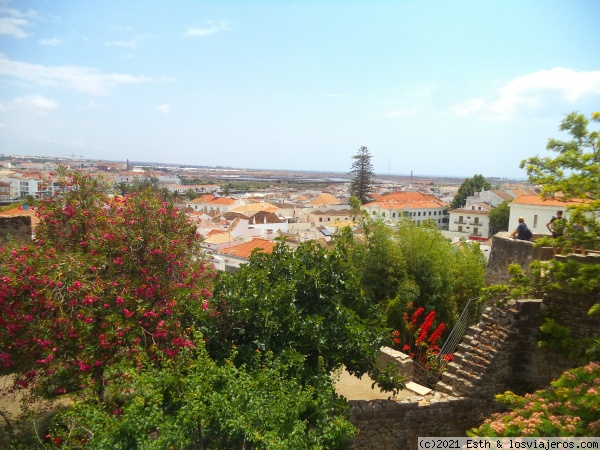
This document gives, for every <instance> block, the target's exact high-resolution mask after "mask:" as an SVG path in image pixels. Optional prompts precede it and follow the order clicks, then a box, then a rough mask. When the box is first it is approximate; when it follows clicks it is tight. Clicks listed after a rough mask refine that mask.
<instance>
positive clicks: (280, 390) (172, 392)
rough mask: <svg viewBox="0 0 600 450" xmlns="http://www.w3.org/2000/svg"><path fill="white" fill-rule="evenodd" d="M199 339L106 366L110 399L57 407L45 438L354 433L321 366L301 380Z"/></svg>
mask: <svg viewBox="0 0 600 450" xmlns="http://www.w3.org/2000/svg"><path fill="white" fill-rule="evenodd" d="M197 341H198V342H199V343H200V344H199V346H198V347H196V348H187V349H185V350H184V351H182V352H181V353H180V354H179V355H178V356H177V357H176V358H174V359H170V360H163V361H162V362H161V364H160V365H147V366H145V368H144V369H142V370H139V369H137V368H135V367H131V365H127V364H126V363H125V362H123V363H121V364H119V365H118V366H113V367H111V368H109V370H108V373H107V378H108V381H109V384H108V385H107V389H106V395H105V401H104V402H98V401H96V400H95V399H93V398H87V399H84V400H82V401H79V402H77V403H76V404H75V405H74V406H73V407H71V408H70V409H68V410H67V411H65V412H59V414H58V415H57V416H56V417H55V418H54V420H53V425H52V427H51V429H50V430H49V431H48V432H45V433H44V434H43V436H45V439H43V440H44V441H45V442H47V443H48V446H51V445H52V444H56V443H59V444H60V446H61V448H74V449H75V448H82V447H85V448H95V449H107V450H108V449H111V450H112V449H136V448H139V449H168V448H178V449H180V448H203V449H206V450H218V449H230V448H236V449H241V448H263V449H281V450H283V449H290V448H292V449H307V450H308V449H313V448H328V449H338V448H345V447H344V444H345V443H346V441H347V440H348V439H349V438H350V437H352V436H353V434H354V433H355V429H354V427H353V426H352V424H351V423H350V422H349V421H348V420H347V419H346V415H347V404H346V402H344V401H342V400H340V399H339V398H338V397H337V396H336V394H335V392H334V390H333V388H332V386H331V384H330V383H329V381H328V380H329V374H328V373H326V372H325V371H324V370H323V369H321V370H320V372H319V373H318V374H316V375H315V381H314V383H313V384H312V385H311V386H310V387H309V386H303V385H302V384H301V383H299V382H298V380H296V379H293V378H290V377H287V376H286V371H287V370H289V368H288V367H284V366H283V365H282V364H281V362H280V361H279V360H277V359H275V358H273V357H272V355H263V354H261V353H256V354H255V355H254V360H252V361H248V364H247V365H244V366H241V367H236V366H235V365H234V364H233V362H232V360H233V359H235V358H234V357H232V358H231V359H229V360H228V361H225V362H223V363H222V364H216V363H215V361H214V360H213V359H211V358H210V356H209V355H208V354H207V352H206V351H205V350H204V348H203V346H202V344H201V342H202V340H201V339H198V340H197Z"/></svg>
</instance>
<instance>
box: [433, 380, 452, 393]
mask: <svg viewBox="0 0 600 450" xmlns="http://www.w3.org/2000/svg"><path fill="white" fill-rule="evenodd" d="M435 391H436V392H441V393H442V394H448V395H453V393H452V386H449V385H447V384H446V383H444V382H443V381H438V383H437V384H436V385H435Z"/></svg>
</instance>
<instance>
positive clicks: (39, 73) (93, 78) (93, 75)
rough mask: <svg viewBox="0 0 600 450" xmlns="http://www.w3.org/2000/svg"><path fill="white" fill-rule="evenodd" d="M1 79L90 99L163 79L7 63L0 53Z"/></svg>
mask: <svg viewBox="0 0 600 450" xmlns="http://www.w3.org/2000/svg"><path fill="white" fill-rule="evenodd" d="M0 75H6V76H10V77H14V78H18V79H20V80H26V81H30V82H32V83H35V84H39V85H42V86H53V87H60V88H64V89H72V90H75V91H79V92H84V93H87V94H93V95H107V94H108V93H110V91H112V90H113V89H115V88H117V87H118V86H119V85H124V84H141V83H151V82H159V81H167V80H166V79H155V78H151V77H145V76H135V75H128V74H122V73H102V72H101V71H99V70H98V69H95V68H92V67H80V66H56V67H49V66H43V65H40V64H30V63H26V62H21V61H14V60H10V59H8V58H7V57H6V56H4V55H3V54H1V53H0Z"/></svg>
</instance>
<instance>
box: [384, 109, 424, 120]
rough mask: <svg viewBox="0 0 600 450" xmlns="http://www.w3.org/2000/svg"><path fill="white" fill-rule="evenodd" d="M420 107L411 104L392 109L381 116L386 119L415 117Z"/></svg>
mask: <svg viewBox="0 0 600 450" xmlns="http://www.w3.org/2000/svg"><path fill="white" fill-rule="evenodd" d="M420 111H421V108H419V107H417V106H411V107H407V108H397V109H394V110H392V111H388V112H386V113H385V114H384V115H383V117H385V118H387V119H398V118H402V117H415V116H416V115H418V114H419V112H420Z"/></svg>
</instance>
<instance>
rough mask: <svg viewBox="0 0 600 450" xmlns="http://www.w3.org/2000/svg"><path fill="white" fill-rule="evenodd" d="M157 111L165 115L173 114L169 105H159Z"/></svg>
mask: <svg viewBox="0 0 600 450" xmlns="http://www.w3.org/2000/svg"><path fill="white" fill-rule="evenodd" d="M156 110H157V111H160V112H161V113H163V114H170V113H171V107H170V106H169V105H158V106H157V107H156Z"/></svg>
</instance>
